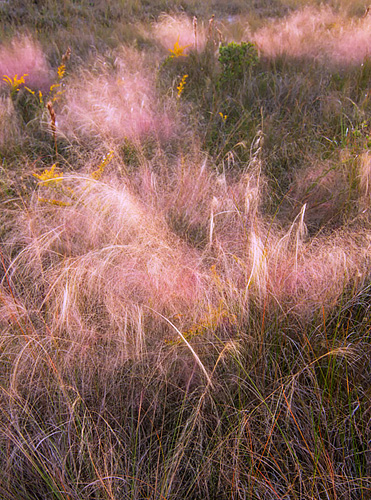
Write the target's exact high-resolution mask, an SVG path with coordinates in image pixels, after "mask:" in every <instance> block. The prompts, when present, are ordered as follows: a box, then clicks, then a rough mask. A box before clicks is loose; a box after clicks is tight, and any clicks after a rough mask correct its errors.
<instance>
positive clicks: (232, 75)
mask: <svg viewBox="0 0 371 500" xmlns="http://www.w3.org/2000/svg"><path fill="white" fill-rule="evenodd" d="M218 60H219V62H220V64H221V75H220V79H219V85H218V86H219V88H221V89H223V90H233V89H234V88H236V86H238V85H241V83H242V82H243V79H244V77H245V76H246V74H247V72H248V70H249V69H250V68H252V67H253V66H255V65H256V64H257V63H258V60H259V58H258V51H257V49H256V46H255V45H254V44H253V43H250V42H241V43H239V44H238V43H235V42H231V43H228V45H222V46H221V47H220V48H219V58H218Z"/></svg>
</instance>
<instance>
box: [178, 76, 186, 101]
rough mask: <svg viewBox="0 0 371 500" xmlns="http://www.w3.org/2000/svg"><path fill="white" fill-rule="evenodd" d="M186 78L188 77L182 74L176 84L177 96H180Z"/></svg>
mask: <svg viewBox="0 0 371 500" xmlns="http://www.w3.org/2000/svg"><path fill="white" fill-rule="evenodd" d="M187 78H188V75H184V76H183V78H182V79H181V81H180V83H179V85H178V86H177V91H178V97H180V96H181V95H182V93H183V90H184V86H185V84H186V79H187Z"/></svg>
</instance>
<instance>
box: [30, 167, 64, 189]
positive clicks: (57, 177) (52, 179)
mask: <svg viewBox="0 0 371 500" xmlns="http://www.w3.org/2000/svg"><path fill="white" fill-rule="evenodd" d="M56 167H57V165H56V163H54V165H52V167H51V168H50V170H48V169H46V170H44V172H43V173H42V174H33V176H34V177H36V178H37V179H39V180H40V182H39V184H42V183H45V184H46V183H48V185H51V184H59V183H60V182H61V180H62V177H63V172H61V173H57V172H56V171H55V169H56Z"/></svg>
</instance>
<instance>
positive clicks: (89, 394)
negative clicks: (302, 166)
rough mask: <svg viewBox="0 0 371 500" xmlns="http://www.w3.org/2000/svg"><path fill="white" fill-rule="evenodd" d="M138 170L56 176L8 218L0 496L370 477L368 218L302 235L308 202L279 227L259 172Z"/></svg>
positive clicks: (183, 167)
mask: <svg viewBox="0 0 371 500" xmlns="http://www.w3.org/2000/svg"><path fill="white" fill-rule="evenodd" d="M116 166H117V165H116ZM148 168H149V167H147V169H148ZM255 168H256V167H255ZM145 170H146V169H145V168H144V167H143V169H142V172H141V173H140V175H134V176H129V177H124V178H121V179H117V178H115V177H112V178H110V176H109V175H108V174H107V176H106V178H105V179H102V180H98V181H96V180H93V179H92V178H91V177H89V176H83V175H75V174H73V175H70V176H68V175H64V176H63V177H61V178H60V179H59V180H58V178H56V179H57V180H56V181H54V182H55V183H56V182H60V184H54V187H53V184H50V182H49V186H48V183H47V182H45V183H42V184H41V185H40V187H39V192H38V193H37V192H36V193H35V196H34V197H33V199H32V200H31V203H30V204H29V205H28V206H27V207H25V209H24V210H22V211H20V210H19V209H16V210H15V213H14V216H16V218H12V217H11V215H8V217H7V224H8V225H9V229H8V231H7V233H6V234H7V236H6V239H4V240H3V252H4V253H3V266H4V269H3V273H5V274H4V277H3V280H2V290H1V302H2V306H1V311H2V312H1V321H2V325H3V335H2V363H3V366H4V370H3V375H2V380H3V382H2V383H3V386H2V387H3V393H2V399H3V407H4V412H3V415H2V429H3V434H2V436H3V438H2V439H3V442H2V450H3V454H4V455H3V459H4V460H5V462H4V463H6V464H7V465H6V468H5V472H6V471H8V473H9V474H11V476H8V479H5V478H6V475H3V476H2V477H3V479H2V488H3V492H4V493H3V495H4V498H10V497H11V495H15V498H17V494H18V497H19V498H35V492H36V491H41V492H42V493H41V498H49V497H50V496H51V497H52V498H64V496H63V495H67V497H68V498H87V497H88V498H96V497H97V496H98V498H119V497H122V496H124V497H125V496H126V495H130V496H131V497H134V498H142V497H143V495H146V496H149V497H150V498H173V497H174V498H175V497H176V496H179V495H182V496H183V497H186V498H197V497H198V495H201V494H205V492H207V494H208V495H209V496H210V497H211V498H227V497H229V495H231V494H237V493H233V492H237V491H238V492H239V494H243V495H245V496H246V495H247V497H249V496H251V497H254V498H255V497H256V498H259V497H260V495H261V494H262V495H263V496H264V497H265V498H277V496H278V497H280V498H282V497H283V496H284V495H285V494H286V492H287V491H292V490H294V491H296V492H297V493H296V495H303V496H302V497H305V498H310V494H312V493H311V492H313V491H314V492H316V493H313V494H314V495H315V496H321V495H322V493H321V492H322V490H323V489H326V490H330V491H331V490H333V491H335V492H336V495H342V494H348V495H350V496H349V498H353V493H352V492H353V491H356V492H358V493H359V492H361V491H362V489H363V491H367V490H368V488H369V485H368V482H367V481H368V480H367V479H366V477H365V475H366V470H365V467H366V463H364V462H363V461H360V460H359V459H358V458H357V457H358V456H359V454H360V453H362V449H363V448H362V446H364V445H365V443H364V442H363V441H362V438H361V436H363V433H365V432H366V434H365V435H367V431H366V429H365V428H363V427H360V426H362V425H363V424H362V421H358V420H357V419H356V418H357V417H358V414H357V409H359V408H360V406H357V405H362V406H363V405H367V396H366V394H363V392H362V390H363V389H361V388H358V389H357V386H356V385H354V384H356V378H357V377H359V376H360V377H364V376H365V373H364V370H365V369H366V365H364V362H365V360H364V356H365V355H366V354H365V353H364V352H362V345H363V344H364V342H366V339H367V328H369V318H368V316H367V314H369V306H366V308H365V307H364V306H363V309H364V311H363V312H362V307H361V305H360V304H361V303H362V300H366V302H365V304H367V299H366V297H367V296H368V295H367V294H369V291H367V290H368V288H369V287H368V285H367V277H368V276H369V269H370V261H369V259H370V234H369V231H368V230H367V229H366V228H363V230H357V229H354V230H351V229H348V230H344V231H339V232H337V233H334V234H333V235H332V236H331V237H328V236H323V237H321V236H318V237H317V238H315V239H313V238H312V239H310V240H306V235H305V226H304V222H303V221H304V214H305V207H303V209H302V211H301V212H300V214H299V215H298V217H297V218H296V219H295V220H294V221H293V223H292V225H291V226H290V228H289V229H288V230H285V231H282V230H281V229H279V227H278V226H277V225H276V224H275V223H273V225H272V224H271V223H269V221H268V220H265V218H264V216H263V214H262V213H261V212H260V210H259V192H260V191H259V186H260V185H261V183H262V180H261V179H260V178H259V170H256V171H255V174H254V173H253V172H254V170H253V171H252V172H250V173H248V171H247V172H246V174H245V175H243V176H241V177H240V179H237V180H232V179H228V177H226V176H225V175H224V176H223V175H222V176H220V175H216V174H215V173H213V171H212V170H211V169H210V166H209V164H208V161H207V159H205V158H204V159H203V160H202V161H200V162H198V161H197V158H182V159H180V161H179V162H177V163H176V164H175V165H174V167H173V173H172V174H171V172H170V175H172V176H173V177H172V178H171V177H170V182H169V183H166V182H164V179H162V178H161V174H156V173H155V172H154V171H152V172H146V171H145ZM191 174H192V175H191ZM148 175H150V176H151V177H152V193H151V192H148V191H147V189H148V188H147V185H146V183H145V182H144V181H143V179H146V178H148ZM156 176H157V178H156ZM190 178H192V179H193V184H192V185H193V193H192V194H191V193H190V191H189V188H188V187H187V183H188V182H190V181H189V179H190ZM62 183H63V185H64V186H65V188H64V190H61V184H62ZM67 188H68V189H67ZM182 190H185V192H188V203H185V201H184V200H183V199H182ZM53 199H58V200H59V201H62V200H65V203H66V205H65V206H62V205H61V204H59V205H57V204H55V203H53V202H52V200H53ZM42 200H49V201H42ZM200 203H202V204H203V205H202V210H199V209H200ZM197 212H198V213H199V217H198V218H197V217H196V214H197ZM202 214H204V218H202V217H201V215H202ZM169 223H170V224H169ZM192 226H196V227H198V232H195V233H193V232H192V230H191V228H192ZM192 234H195V235H196V236H195V237H194V239H193V238H192ZM200 234H201V235H203V238H202V237H201V236H200ZM357 296H358V297H359V300H358V301H357V300H356V301H355V302H354V300H355V299H352V297H357ZM363 296H364V297H365V299H362V297H363ZM352 301H353V302H352ZM358 308H360V309H359V312H357V310H358ZM342 311H346V312H345V313H344V312H342ZM348 311H349V312H348ZM344 315H345V317H346V318H347V319H346V320H345V319H344V320H343V319H342V318H343V316H344ZM357 315H359V316H357ZM336 317H338V319H336ZM273 325H274V326H273ZM299 325H300V326H299ZM356 325H358V326H356ZM327 328H329V329H330V331H329V332H328V331H327ZM354 328H355V329H354ZM362 332H364V333H363V337H362V335H361V333H362ZM365 334H366V337H365V336H364V335H365ZM182 339H183V340H182ZM344 370H345V372H344ZM366 370H367V369H366ZM343 373H345V375H344V374H343ZM357 374H358V375H357ZM354 377H356V378H354ZM342 379H344V381H346V384H347V385H346V386H345V387H343V386H342V385H341V380H342ZM6 380H8V382H6ZM339 384H340V385H339ZM338 398H340V400H342V401H343V403H342V406H341V407H340V408H336V405H337V404H339V401H340V400H339V399H338ZM343 398H345V399H344V400H343ZM365 398H366V399H365ZM335 401H337V403H335ZM333 405H335V406H333ZM342 411H345V412H346V414H345V415H343V413H342ZM324 412H325V415H326V420H323V418H324V417H321V415H323V414H324ZM346 415H347V416H346ZM348 419H350V420H349V421H348ZM327 420H329V421H327ZM326 421H327V423H326ZM335 422H336V426H335ZM323 433H326V434H325V435H326V438H325V437H324V435H323ZM352 436H353V437H352ZM360 439H361V441H360ZM337 442H338V443H339V445H340V443H342V445H341V446H342V449H343V450H344V448H345V447H346V448H347V451H346V453H347V456H344V455H342V454H341V453H340V455H339V452H338V451H336V447H338V446H339V445H336V443H337ZM6 450H8V451H6ZM296 467H298V468H300V470H301V475H300V476H297V474H296V473H295V470H296V469H295V468H296ZM344 467H345V469H344ZM362 471H363V472H362ZM215 474H216V477H219V479H218V480H216V482H215V479H212V477H211V476H212V475H213V476H214V475H215ZM361 476H362V477H363V479H362V480H361ZM357 477H358V478H359V479H357ZM222 478H223V480H222ZM3 481H5V483H4V482H3ZM219 481H221V482H220V483H219ZM16 491H18V493H16ZM300 491H302V493H300ZM22 492H23V493H22ZM242 492H243V493H242ZM259 492H260V493H259ZM358 493H357V494H358ZM39 494H40V493H39ZM94 495H95V496H94ZM334 498H335V496H334Z"/></svg>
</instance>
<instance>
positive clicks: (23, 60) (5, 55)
mask: <svg viewBox="0 0 371 500" xmlns="http://www.w3.org/2000/svg"><path fill="white" fill-rule="evenodd" d="M4 75H7V76H8V77H10V78H13V77H14V76H15V75H18V77H21V76H22V75H25V81H26V85H29V86H30V87H32V88H37V89H44V88H46V87H47V86H48V85H49V83H50V68H49V65H48V63H47V60H46V57H45V55H44V53H43V51H42V49H41V47H40V45H39V44H38V43H37V42H36V41H35V40H34V39H33V38H31V37H30V36H18V37H14V38H12V39H11V40H10V41H9V42H6V43H3V44H2V45H0V77H1V82H0V86H1V87H4V86H5V82H4V81H3V76H4Z"/></svg>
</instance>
